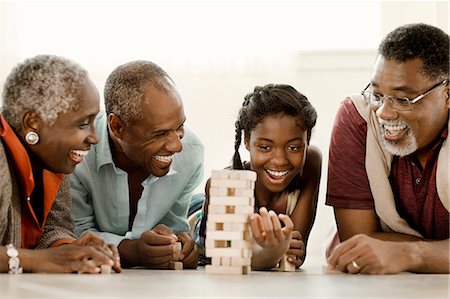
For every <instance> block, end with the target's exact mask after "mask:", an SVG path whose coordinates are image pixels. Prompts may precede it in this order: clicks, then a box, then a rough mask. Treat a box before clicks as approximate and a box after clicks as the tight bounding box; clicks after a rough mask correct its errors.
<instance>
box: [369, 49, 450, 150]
mask: <svg viewBox="0 0 450 299" xmlns="http://www.w3.org/2000/svg"><path fill="white" fill-rule="evenodd" d="M421 71H422V60H420V59H413V60H408V61H406V62H398V61H394V60H387V59H384V58H383V57H382V56H379V57H378V59H377V61H376V64H375V73H374V76H373V79H372V86H373V90H374V92H377V93H379V94H382V95H386V96H399V97H408V98H409V99H413V98H415V97H416V96H418V95H419V94H421V93H422V92H424V91H426V90H427V89H429V88H430V87H431V86H433V85H435V84H436V83H439V82H438V81H441V80H434V81H432V80H430V79H428V78H427V77H426V76H424V75H423V73H422V72H421ZM449 108H450V100H449V97H448V85H447V86H440V87H437V88H436V90H433V91H432V92H430V93H429V94H427V95H426V96H425V97H424V98H423V99H421V100H420V101H419V102H417V103H416V104H414V105H413V109H412V110H411V111H395V110H393V109H392V107H391V106H390V104H389V103H386V102H385V103H384V104H383V105H382V106H381V107H379V108H378V109H374V111H375V112H376V115H377V117H378V122H379V124H380V127H381V132H382V133H381V134H382V139H383V140H384V145H385V147H386V149H387V150H388V151H389V152H391V153H392V154H394V155H398V156H406V155H409V154H411V153H413V152H416V151H418V152H417V153H418V154H421V153H422V152H426V151H427V150H428V148H427V146H428V145H430V143H432V142H433V140H435V139H436V138H437V137H438V136H439V134H440V132H442V130H443V129H444V128H445V126H446V124H447V119H448V113H449V112H448V111H449V110H448V109H449Z"/></svg>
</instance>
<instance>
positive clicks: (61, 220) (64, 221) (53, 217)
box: [36, 176, 75, 248]
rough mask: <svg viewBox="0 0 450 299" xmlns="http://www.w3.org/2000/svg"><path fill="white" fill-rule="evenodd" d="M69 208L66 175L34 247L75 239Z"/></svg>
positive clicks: (59, 243)
mask: <svg viewBox="0 0 450 299" xmlns="http://www.w3.org/2000/svg"><path fill="white" fill-rule="evenodd" d="M70 210H71V197H70V183H69V178H68V176H65V177H64V179H63V181H62V183H61V186H60V187H59V190H58V193H57V194H56V198H55V201H54V202H53V205H52V208H51V210H50V212H49V214H48V216H47V219H46V221H45V226H44V232H43V234H42V236H41V239H40V240H39V243H38V245H37V247H36V248H48V247H51V246H58V245H61V244H64V243H71V242H73V241H75V234H74V225H73V219H72V217H71V215H70Z"/></svg>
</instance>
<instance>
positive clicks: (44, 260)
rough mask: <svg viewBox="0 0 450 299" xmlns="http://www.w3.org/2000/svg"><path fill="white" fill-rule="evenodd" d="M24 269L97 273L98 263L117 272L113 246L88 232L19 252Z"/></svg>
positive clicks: (117, 264)
mask: <svg viewBox="0 0 450 299" xmlns="http://www.w3.org/2000/svg"><path fill="white" fill-rule="evenodd" d="M22 259H23V264H24V266H25V269H26V270H30V271H31V272H39V273H100V271H101V269H100V267H101V266H102V265H109V266H111V267H112V268H113V269H114V270H115V271H116V272H120V271H121V266H120V259H119V255H118V252H117V248H116V247H115V246H113V245H107V244H106V243H105V242H104V241H103V239H101V238H100V237H99V236H97V235H96V234H94V233H92V232H87V233H84V234H83V235H82V236H81V237H80V238H79V239H78V240H77V241H75V242H73V243H71V244H64V245H61V246H58V247H52V248H47V249H35V250H26V251H23V255H22Z"/></svg>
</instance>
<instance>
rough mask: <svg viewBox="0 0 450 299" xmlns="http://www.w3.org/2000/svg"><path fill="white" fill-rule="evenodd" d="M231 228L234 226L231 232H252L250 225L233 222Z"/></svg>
mask: <svg viewBox="0 0 450 299" xmlns="http://www.w3.org/2000/svg"><path fill="white" fill-rule="evenodd" d="M231 226H232V228H231V231H243V232H247V231H250V223H239V222H232V223H231Z"/></svg>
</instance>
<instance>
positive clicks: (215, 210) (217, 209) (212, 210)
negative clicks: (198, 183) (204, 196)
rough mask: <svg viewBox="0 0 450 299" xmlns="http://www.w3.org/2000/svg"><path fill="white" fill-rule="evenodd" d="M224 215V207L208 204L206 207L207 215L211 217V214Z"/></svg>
mask: <svg viewBox="0 0 450 299" xmlns="http://www.w3.org/2000/svg"><path fill="white" fill-rule="evenodd" d="M225 213H226V206H225V205H214V204H209V206H208V215H212V214H217V215H223V214H225Z"/></svg>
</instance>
